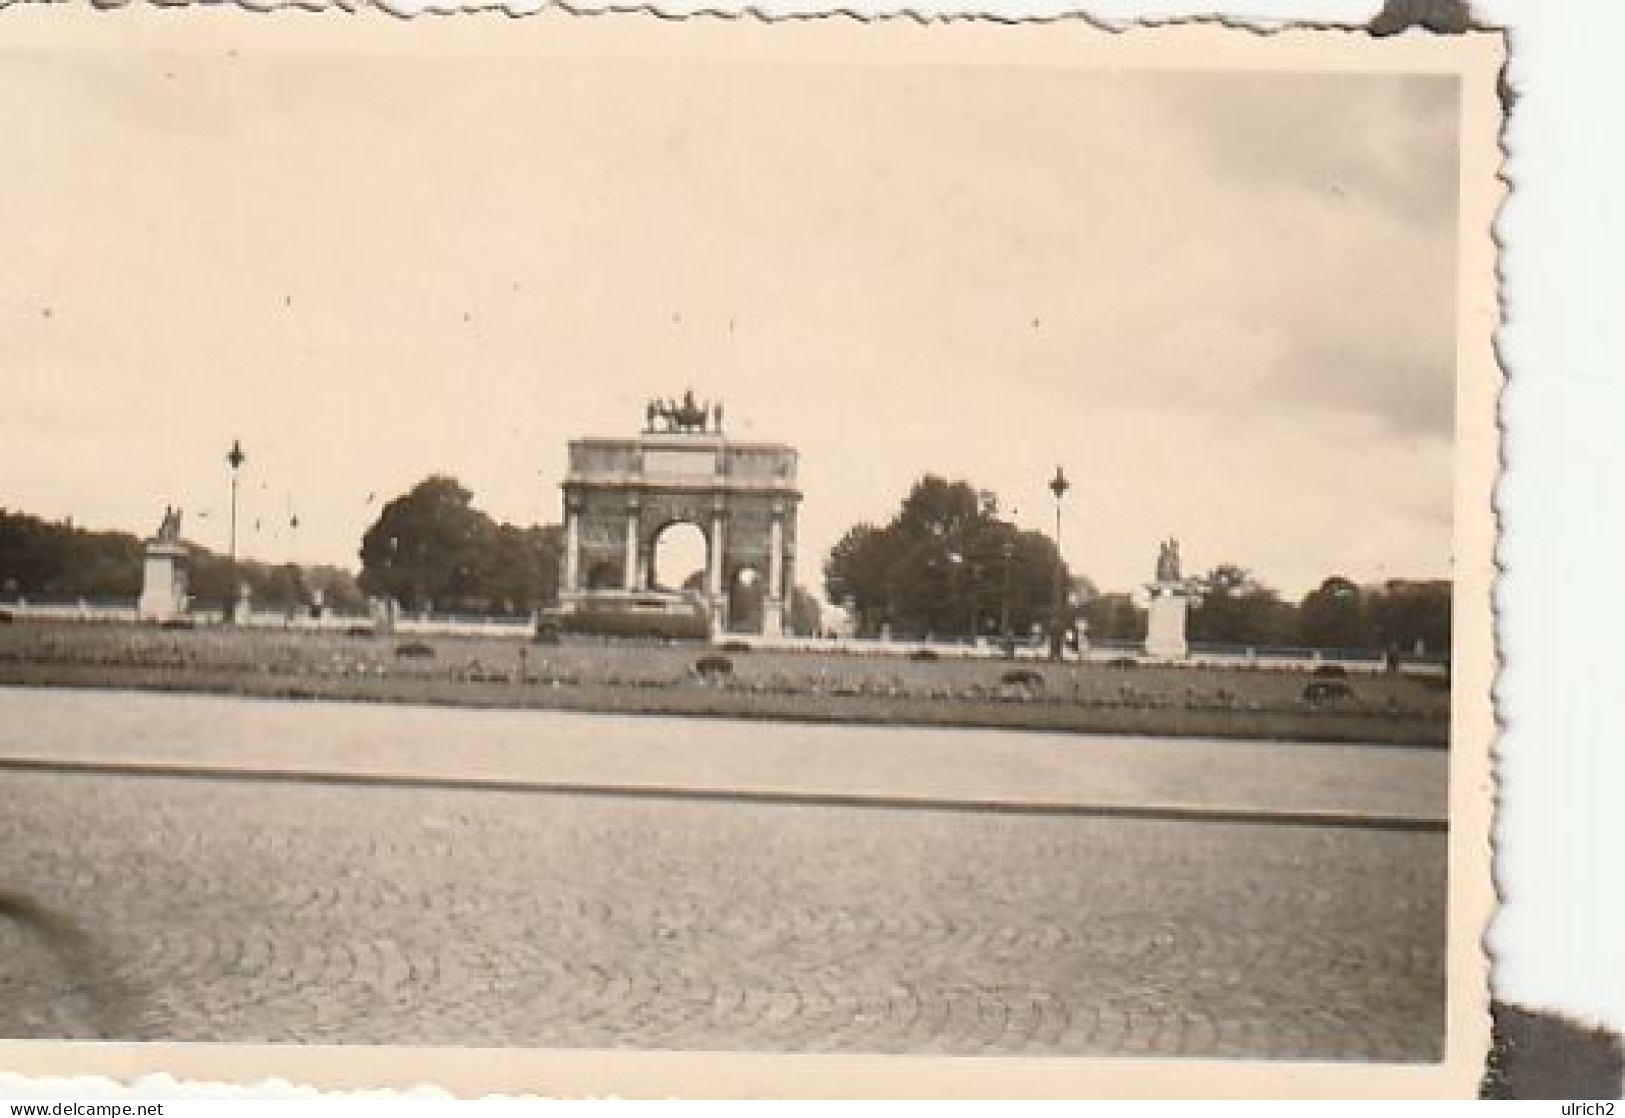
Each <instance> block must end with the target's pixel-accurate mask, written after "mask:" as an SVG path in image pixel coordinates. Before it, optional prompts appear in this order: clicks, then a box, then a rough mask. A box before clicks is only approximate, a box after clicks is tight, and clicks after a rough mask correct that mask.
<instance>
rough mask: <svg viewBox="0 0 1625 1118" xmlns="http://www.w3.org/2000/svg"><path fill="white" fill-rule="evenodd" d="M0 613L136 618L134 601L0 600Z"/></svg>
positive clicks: (91, 618) (54, 617)
mask: <svg viewBox="0 0 1625 1118" xmlns="http://www.w3.org/2000/svg"><path fill="white" fill-rule="evenodd" d="M0 614H9V615H10V616H11V617H13V618H15V619H17V620H37V621H99V622H104V623H105V622H118V621H125V622H130V621H134V620H136V607H135V603H134V602H130V603H129V604H127V605H126V604H124V603H118V602H87V601H79V602H28V601H19V602H0Z"/></svg>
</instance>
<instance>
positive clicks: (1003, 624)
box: [999, 540, 1016, 659]
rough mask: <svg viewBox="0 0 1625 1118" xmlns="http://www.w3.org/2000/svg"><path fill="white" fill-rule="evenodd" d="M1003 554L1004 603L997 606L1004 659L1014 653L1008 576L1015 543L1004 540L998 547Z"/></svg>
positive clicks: (1011, 565) (1011, 567)
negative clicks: (1002, 544)
mask: <svg viewBox="0 0 1625 1118" xmlns="http://www.w3.org/2000/svg"><path fill="white" fill-rule="evenodd" d="M999 553H1000V554H1001V555H1003V556H1004V603H1003V605H1001V606H1000V607H999V643H1000V644H1002V645H1003V646H1004V655H1005V658H1006V659H1009V658H1010V657H1012V656H1014V655H1015V651H1016V645H1015V641H1014V640H1013V639H1012V638H1011V636H1010V577H1011V575H1012V574H1013V573H1014V570H1013V567H1014V564H1013V563H1012V560H1013V559H1014V558H1015V555H1016V545H1015V543H1014V541H1012V540H1005V541H1004V546H1002V547H1000V548H999Z"/></svg>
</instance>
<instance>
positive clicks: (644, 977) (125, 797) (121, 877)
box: [0, 772, 1446, 1060]
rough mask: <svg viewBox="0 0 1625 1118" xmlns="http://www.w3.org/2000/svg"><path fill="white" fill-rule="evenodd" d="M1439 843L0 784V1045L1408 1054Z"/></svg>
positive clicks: (1424, 974)
mask: <svg viewBox="0 0 1625 1118" xmlns="http://www.w3.org/2000/svg"><path fill="white" fill-rule="evenodd" d="M1445 846H1446V837H1445V836H1444V835H1442V834H1437V833H1432V834H1426V833H1412V832H1405V831H1393V832H1384V831H1361V830H1348V829H1317V828H1310V827H1294V826H1283V825H1265V824H1229V823H1193V822H1164V821H1152V820H1121V819H1100V818H1054V817H1021V816H999V815H977V814H968V813H962V812H933V811H896V810H881V809H865V808H835V807H815V806H786V805H765V804H746V803H738V804H736V803H715V802H706V803H701V802H685V801H647V800H628V799H617V798H614V797H602V798H596V797H578V796H559V795H544V794H532V793H517V792H502V791H443V790H432V789H421V788H418V789H411V788H390V787H354V786H348V787H347V786H330V785H280V784H267V783H238V782H234V781H218V780H188V779H171V778H140V777H119V776H104V775H87V774H64V773H49V772H0V891H3V892H5V893H10V894H12V895H13V896H14V897H15V896H23V897H28V898H31V899H32V900H33V901H35V902H37V903H39V904H41V905H45V906H48V907H49V908H50V909H52V910H54V911H56V912H58V913H60V914H62V915H63V916H66V917H67V918H69V919H70V920H72V921H74V922H75V923H76V924H77V925H78V926H79V927H80V928H82V929H83V930H84V932H85V933H86V935H85V936H84V937H82V938H78V939H74V938H72V937H69V938H70V939H71V942H66V943H64V942H63V941H62V937H60V936H52V935H51V934H49V933H48V932H46V931H43V930H41V929H39V928H38V927H37V926H35V925H34V924H32V923H31V922H29V921H25V920H18V919H16V918H15V917H14V916H8V914H7V910H6V907H5V905H4V904H3V903H0V1035H6V1036H17V1037H23V1036H26V1037H63V1036H95V1035H114V1036H119V1037H125V1038H142V1039H166V1040H228V1041H309V1042H357V1043H401V1044H473V1045H526V1046H587V1047H615V1046H635V1047H651V1048H704V1049H762V1050H777V1051H844V1052H851V1051H874V1052H926V1053H1001V1054H1003V1053H1067V1054H1140V1053H1144V1054H1156V1055H1215V1056H1236V1055H1240V1056H1277V1057H1313V1058H1336V1059H1382V1060H1426V1059H1434V1058H1436V1057H1437V1056H1438V1054H1439V1052H1440V1050H1441V1047H1442V1043H1443V1040H1444V1021H1445V996H1444V995H1445V990H1444V944H1445V928H1444V902H1445V865H1446V850H1445Z"/></svg>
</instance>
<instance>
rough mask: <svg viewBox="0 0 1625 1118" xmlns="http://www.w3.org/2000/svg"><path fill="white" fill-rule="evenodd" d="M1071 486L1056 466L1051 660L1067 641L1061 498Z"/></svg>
mask: <svg viewBox="0 0 1625 1118" xmlns="http://www.w3.org/2000/svg"><path fill="white" fill-rule="evenodd" d="M1071 488H1072V483H1071V482H1069V481H1067V480H1066V474H1064V473H1062V472H1061V467H1059V466H1056V467H1055V476H1054V477H1052V478H1050V482H1049V491H1050V492H1051V493H1053V494H1055V597H1054V601H1053V603H1052V607H1053V608H1052V609H1051V610H1050V625H1049V658H1050V659H1051V660H1059V659H1061V654H1062V649H1063V646H1064V644H1065V641H1066V635H1065V632H1064V630H1063V629H1062V627H1061V591H1062V587H1061V582H1062V579H1061V572H1062V571H1063V569H1064V568H1065V563H1063V562H1062V559H1061V499H1062V498H1063V497H1065V496H1066V491H1067V490H1068V489H1071Z"/></svg>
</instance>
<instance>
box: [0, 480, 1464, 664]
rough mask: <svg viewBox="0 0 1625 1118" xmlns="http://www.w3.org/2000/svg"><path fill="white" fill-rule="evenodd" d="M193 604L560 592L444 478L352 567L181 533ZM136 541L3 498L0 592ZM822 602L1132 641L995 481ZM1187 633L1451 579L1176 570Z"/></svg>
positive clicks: (1441, 600)
mask: <svg viewBox="0 0 1625 1118" xmlns="http://www.w3.org/2000/svg"><path fill="white" fill-rule="evenodd" d="M185 546H186V548H187V550H188V552H189V553H190V557H191V576H190V587H191V593H192V597H193V599H194V601H197V602H200V603H204V604H213V603H224V602H225V601H227V600H228V599H229V598H230V597H232V596H233V583H234V581H235V582H239V583H247V584H248V586H249V589H250V592H251V593H252V595H253V598H254V600H255V602H256V603H257V604H258V605H259V606H260V607H262V608H268V609H289V610H294V609H298V608H300V607H302V606H305V605H308V604H309V603H310V602H311V600H312V597H313V596H314V594H315V592H317V591H320V593H321V595H322V598H323V600H324V603H325V604H327V605H329V606H331V607H333V608H335V609H337V610H339V611H340V612H346V613H349V612H355V613H359V612H362V611H364V610H365V608H366V598H367V597H368V596H379V597H388V598H392V599H394V600H395V601H396V602H398V603H400V605H401V606H402V607H403V608H405V609H407V610H412V611H418V610H435V611H439V612H450V613H483V614H510V615H522V614H528V613H530V612H532V611H534V610H536V609H539V608H542V607H545V606H547V605H550V604H553V603H555V602H556V601H557V599H558V588H559V580H560V570H561V568H562V565H563V550H564V539H563V530H562V529H561V528H560V527H559V526H558V525H541V526H525V527H522V526H516V525H512V524H507V523H502V522H499V521H497V520H495V519H494V518H492V517H491V516H490V515H488V514H487V513H485V512H483V511H481V510H480V509H479V508H477V507H476V506H475V505H474V501H473V495H472V493H470V491H469V490H468V489H467V488H465V487H464V486H463V485H462V484H460V483H459V482H458V481H457V480H456V479H455V478H451V477H445V476H440V475H436V476H431V477H428V478H426V479H424V480H423V481H422V482H420V483H418V484H417V485H416V486H414V487H413V488H412V489H411V490H410V491H408V492H407V493H404V494H402V495H400V496H398V497H396V498H395V499H393V500H391V501H390V502H389V503H388V504H386V505H385V506H384V508H383V510H382V511H381V512H380V514H379V516H378V518H377V520H376V521H375V522H374V523H373V524H372V526H371V527H369V528H368V529H367V531H366V533H365V534H364V536H363V537H362V540H361V548H360V553H359V554H360V559H361V569H360V573H359V576H356V575H352V574H351V573H350V572H347V571H344V570H342V569H340V568H338V567H333V566H298V565H295V564H292V563H284V564H271V563H264V562H260V561H256V560H252V559H240V560H238V561H237V564H236V567H235V571H234V570H233V567H232V564H231V562H230V560H229V559H227V558H226V557H225V556H222V555H219V554H217V553H215V552H213V551H211V550H210V549H208V548H205V547H202V546H200V545H198V544H195V543H187V544H186V545H185ZM142 553H143V543H142V541H141V540H140V539H139V538H138V537H136V536H134V535H132V534H130V533H127V532H104V531H86V530H84V529H82V528H78V527H75V526H74V525H72V524H71V523H69V522H62V523H52V522H48V521H45V520H42V519H40V518H39V517H35V516H30V515H28V514H26V513H21V512H10V511H7V510H4V509H0V594H3V596H4V597H6V598H7V599H10V600H15V599H16V598H19V597H31V598H35V599H40V600H74V599H79V598H84V599H88V600H109V599H123V600H129V599H133V598H135V597H136V596H137V595H138V594H139V593H140V591H141V568H142ZM823 575H824V592H825V595H826V598H827V600H828V601H830V602H832V603H834V604H835V605H838V606H842V607H844V608H845V609H846V610H847V611H848V612H849V615H850V617H851V620H852V623H853V625H854V627H855V629H856V631H857V632H858V634H859V635H862V636H878V635H880V634H882V633H890V634H891V635H892V636H894V637H897V638H918V637H927V636H930V637H937V638H946V639H970V638H972V637H980V638H998V637H1000V636H1003V635H1006V634H1012V635H1016V636H1020V635H1025V634H1028V633H1031V632H1033V631H1034V630H1035V628H1036V629H1037V630H1039V631H1042V632H1046V633H1048V632H1056V631H1062V630H1065V629H1069V628H1073V627H1076V628H1079V629H1082V630H1083V631H1084V632H1085V633H1086V634H1087V635H1088V637H1089V638H1090V639H1093V640H1099V641H1121V642H1125V643H1132V642H1138V641H1140V640H1143V639H1144V637H1145V632H1146V610H1145V608H1144V606H1143V605H1141V603H1140V601H1139V600H1138V599H1137V598H1136V597H1135V595H1133V594H1132V593H1127V592H1123V591H1117V590H1112V591H1102V590H1100V589H1099V588H1097V587H1096V586H1095V585H1094V583H1093V582H1092V581H1091V580H1090V579H1088V578H1087V577H1084V576H1081V575H1075V574H1074V573H1073V572H1071V571H1070V570H1069V569H1068V568H1067V566H1066V564H1065V562H1064V560H1063V559H1062V557H1061V555H1060V553H1059V551H1058V550H1057V548H1056V546H1055V541H1054V540H1052V539H1051V538H1050V537H1048V536H1047V535H1045V534H1044V533H1042V532H1033V531H1023V530H1021V529H1019V528H1017V527H1016V526H1015V525H1014V524H1012V523H1011V522H1010V521H1008V520H1006V519H1004V518H1003V517H1002V516H1001V515H1000V513H999V501H998V498H997V496H996V495H995V494H993V493H991V492H989V491H988V490H985V489H981V488H978V487H976V486H974V485H972V484H971V483H970V482H968V481H963V480H948V479H945V478H942V477H937V476H931V475H928V476H926V477H923V478H921V479H920V480H919V481H918V482H916V483H915V484H914V486H913V487H912V488H911V489H910V491H909V492H908V493H907V494H906V495H905V496H904V497H903V499H902V501H901V503H900V505H899V506H898V508H897V511H896V513H895V514H894V515H893V516H892V517H891V518H890V519H889V520H887V521H886V522H885V523H884V524H869V523H863V524H857V525H855V526H853V527H852V528H851V529H849V530H848V531H847V532H846V534H845V535H844V536H842V537H841V539H840V541H839V542H838V543H837V544H836V545H835V547H834V548H832V549H831V552H830V555H829V557H828V559H827V561H826V563H825V566H824V571H823ZM1187 589H1188V591H1189V593H1190V596H1191V608H1190V614H1189V620H1188V624H1187V629H1186V632H1187V636H1188V637H1189V639H1190V640H1191V641H1192V642H1193V643H1195V644H1214V645H1230V646H1243V647H1255V648H1269V647H1310V648H1350V649H1366V650H1392V651H1400V652H1411V651H1414V650H1415V649H1416V648H1417V647H1421V648H1422V649H1424V650H1425V651H1428V652H1433V653H1441V652H1445V651H1447V650H1448V649H1449V647H1450V606H1451V594H1450V591H1451V588H1450V583H1449V582H1448V581H1442V580H1434V581H1404V580H1393V581H1389V582H1386V583H1383V584H1381V585H1376V586H1361V585H1358V584H1356V583H1354V582H1353V581H1351V580H1350V579H1348V578H1345V577H1343V576H1341V575H1332V576H1329V577H1327V578H1326V579H1325V580H1323V581H1322V582H1321V584H1320V585H1319V586H1318V587H1316V588H1315V589H1314V590H1313V591H1311V592H1310V593H1309V594H1307V595H1305V596H1304V597H1303V598H1301V599H1300V600H1298V601H1296V602H1293V601H1288V600H1286V599H1284V598H1283V597H1282V596H1281V595H1280V594H1279V593H1278V592H1277V591H1275V590H1273V589H1272V588H1270V587H1269V586H1268V585H1266V584H1265V583H1264V582H1262V581H1261V580H1260V579H1259V578H1258V577H1257V576H1256V575H1255V574H1253V573H1252V572H1251V571H1249V570H1248V569H1246V568H1245V567H1242V566H1239V565H1237V564H1233V563H1221V564H1219V565H1216V566H1214V567H1213V568H1212V569H1210V570H1208V571H1207V572H1206V573H1204V574H1201V575H1198V576H1195V577H1193V578H1191V579H1189V580H1188V581H1187ZM792 614H793V617H794V621H793V628H794V629H796V630H797V631H802V632H812V631H816V630H817V629H818V627H819V622H818V608H817V602H816V600H815V599H814V598H813V597H812V596H811V595H810V594H808V593H807V592H806V591H805V589H803V588H800V587H797V588H794V590H793V595H792Z"/></svg>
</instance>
